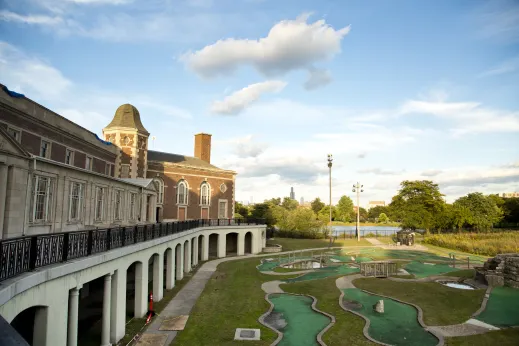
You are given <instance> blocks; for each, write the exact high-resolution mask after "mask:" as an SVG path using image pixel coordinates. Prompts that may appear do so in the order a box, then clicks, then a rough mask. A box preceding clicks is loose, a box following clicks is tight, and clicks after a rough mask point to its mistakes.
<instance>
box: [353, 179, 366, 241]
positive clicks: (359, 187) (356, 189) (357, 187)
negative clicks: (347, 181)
mask: <svg viewBox="0 0 519 346" xmlns="http://www.w3.org/2000/svg"><path fill="white" fill-rule="evenodd" d="M363 187H364V185H360V184H359V182H358V181H357V184H353V192H357V241H360V227H359V223H360V205H359V199H360V193H361V192H364V190H363Z"/></svg>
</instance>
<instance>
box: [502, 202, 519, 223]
mask: <svg viewBox="0 0 519 346" xmlns="http://www.w3.org/2000/svg"><path fill="white" fill-rule="evenodd" d="M503 200H504V204H503V207H502V208H503V212H504V220H503V221H505V222H510V223H519V197H514V198H504V199H503Z"/></svg>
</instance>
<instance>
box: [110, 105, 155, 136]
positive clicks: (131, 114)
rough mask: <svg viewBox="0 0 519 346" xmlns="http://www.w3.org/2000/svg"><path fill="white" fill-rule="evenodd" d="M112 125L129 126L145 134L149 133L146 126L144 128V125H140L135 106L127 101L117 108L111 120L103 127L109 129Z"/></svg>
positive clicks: (139, 116) (138, 114) (139, 117)
mask: <svg viewBox="0 0 519 346" xmlns="http://www.w3.org/2000/svg"><path fill="white" fill-rule="evenodd" d="M112 127H129V128H133V129H137V130H139V131H141V132H144V133H145V134H148V135H149V134H150V133H149V132H148V131H147V130H146V128H144V125H142V122H141V115H140V113H139V111H138V110H137V108H135V107H134V106H132V105H131V104H129V103H126V104H124V105H122V106H119V108H117V110H116V111H115V115H114V118H113V119H112V122H111V123H110V124H108V126H106V127H105V128H106V129H109V128H112Z"/></svg>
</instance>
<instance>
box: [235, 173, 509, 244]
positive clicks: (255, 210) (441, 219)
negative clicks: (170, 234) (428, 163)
mask: <svg viewBox="0 0 519 346" xmlns="http://www.w3.org/2000/svg"><path fill="white" fill-rule="evenodd" d="M444 197H445V195H444V194H442V193H441V192H440V188H439V186H438V184H435V183H434V182H432V181H429V180H413V181H410V180H405V181H403V182H402V183H400V189H399V190H398V192H397V194H396V195H395V196H393V198H392V199H391V203H390V204H389V205H388V206H376V207H373V208H371V209H370V210H369V211H367V210H365V209H364V208H360V221H361V222H379V223H387V222H390V221H396V222H399V223H400V226H401V227H402V228H404V229H411V230H424V231H426V232H444V231H455V230H458V231H460V230H462V229H469V230H473V231H484V230H489V229H491V228H493V227H500V226H504V227H511V226H514V225H515V226H519V198H501V197H499V196H498V195H494V194H490V195H484V194H482V193H480V192H474V193H469V194H467V195H466V196H463V197H460V198H458V199H457V200H455V201H454V203H447V202H446V201H445V199H444ZM329 208H330V207H329V206H328V205H326V204H325V203H324V202H322V201H321V200H320V199H319V198H316V199H315V200H313V201H312V202H311V208H301V207H299V203H298V202H297V201H295V200H293V199H291V198H289V197H285V198H283V200H281V198H272V199H270V200H266V201H265V202H263V203H257V204H254V205H252V206H250V207H249V206H244V205H242V204H240V203H236V208H235V211H236V213H237V215H236V216H237V217H240V216H242V217H247V216H251V217H257V218H265V219H266V220H267V225H269V226H274V225H276V226H277V228H278V229H279V230H280V231H283V232H292V235H294V234H295V235H297V236H305V237H320V236H321V235H322V232H321V231H322V230H323V229H326V225H327V223H328V221H329V213H330V209H329ZM355 218H356V213H355V211H354V208H353V201H352V200H351V198H349V197H348V196H342V197H341V198H340V199H339V202H338V203H337V205H335V206H332V220H334V221H342V222H351V221H354V220H355Z"/></svg>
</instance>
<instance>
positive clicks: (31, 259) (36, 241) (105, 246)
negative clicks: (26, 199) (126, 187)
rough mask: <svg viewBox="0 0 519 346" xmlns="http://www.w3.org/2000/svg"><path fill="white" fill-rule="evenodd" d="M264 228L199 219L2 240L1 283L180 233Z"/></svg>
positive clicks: (233, 221) (247, 221)
mask: <svg viewBox="0 0 519 346" xmlns="http://www.w3.org/2000/svg"><path fill="white" fill-rule="evenodd" d="M264 224H265V220H264V219H244V218H240V219H200V220H188V221H177V222H165V223H156V224H142V225H133V226H125V227H120V226H117V227H111V228H106V229H91V230H83V231H75V232H65V233H51V234H37V235H32V236H24V237H17V238H11V239H4V240H2V241H0V282H1V281H3V280H6V279H9V278H12V277H14V276H17V275H19V274H22V273H25V272H28V271H31V270H34V269H36V268H41V267H44V266H48V265H51V264H55V263H60V262H66V261H68V260H71V259H76V258H81V257H86V256H90V255H93V254H97V253H101V252H105V251H109V250H113V249H117V248H120V247H124V246H128V245H132V244H136V243H142V242H145V241H148V240H151V239H156V238H160V237H165V236H168V235H172V234H178V233H182V232H184V231H187V230H190V229H193V228H198V227H211V226H240V225H264Z"/></svg>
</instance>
